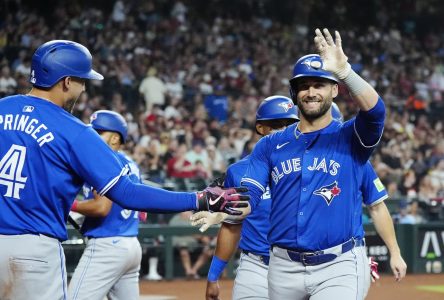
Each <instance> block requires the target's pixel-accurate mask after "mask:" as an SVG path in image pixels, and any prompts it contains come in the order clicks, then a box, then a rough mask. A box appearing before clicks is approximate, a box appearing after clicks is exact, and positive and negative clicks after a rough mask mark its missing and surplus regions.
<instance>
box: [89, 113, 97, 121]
mask: <svg viewBox="0 0 444 300" xmlns="http://www.w3.org/2000/svg"><path fill="white" fill-rule="evenodd" d="M95 119H97V113H93V114H92V115H91V117H89V121H90V122H92V121H94V120H95Z"/></svg>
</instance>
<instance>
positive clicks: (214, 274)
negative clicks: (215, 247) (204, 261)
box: [207, 255, 227, 282]
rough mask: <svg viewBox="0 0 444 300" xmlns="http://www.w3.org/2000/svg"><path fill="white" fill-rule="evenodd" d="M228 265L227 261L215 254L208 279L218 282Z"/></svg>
mask: <svg viewBox="0 0 444 300" xmlns="http://www.w3.org/2000/svg"><path fill="white" fill-rule="evenodd" d="M226 265H227V261H225V260H222V259H220V258H219V257H217V256H216V255H214V256H213V259H212V260H211V266H210V270H208V277H207V280H208V281H209V282H216V281H217V280H218V279H219V277H220V275H221V274H222V272H223V271H224V269H225V266H226Z"/></svg>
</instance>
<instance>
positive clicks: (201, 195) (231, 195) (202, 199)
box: [197, 186, 250, 215]
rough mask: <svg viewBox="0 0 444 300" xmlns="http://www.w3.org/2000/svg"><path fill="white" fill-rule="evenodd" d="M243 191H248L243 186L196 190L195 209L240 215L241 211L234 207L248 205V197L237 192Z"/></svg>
mask: <svg viewBox="0 0 444 300" xmlns="http://www.w3.org/2000/svg"><path fill="white" fill-rule="evenodd" d="M245 192H248V189H247V188H245V187H234V188H221V187H219V186H215V187H207V188H206V189H204V190H203V191H202V192H197V203H198V206H197V210H198V211H202V210H204V211H210V212H224V213H227V214H229V215H242V211H239V210H237V209H236V208H243V207H247V206H248V205H249V204H248V200H249V199H250V197H249V196H247V195H241V194H239V193H245Z"/></svg>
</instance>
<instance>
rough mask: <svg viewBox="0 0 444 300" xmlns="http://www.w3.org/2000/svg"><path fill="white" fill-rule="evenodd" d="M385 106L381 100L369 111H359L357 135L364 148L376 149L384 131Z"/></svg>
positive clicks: (356, 122)
mask: <svg viewBox="0 0 444 300" xmlns="http://www.w3.org/2000/svg"><path fill="white" fill-rule="evenodd" d="M384 121H385V105H384V101H382V99H381V98H379V99H378V102H377V103H376V105H375V107H373V108H372V109H370V110H369V111H359V113H358V115H357V116H356V119H355V134H356V136H357V138H358V140H359V144H360V145H361V147H363V148H374V147H375V146H376V145H377V144H378V143H379V140H380V139H381V136H382V131H383V130H384Z"/></svg>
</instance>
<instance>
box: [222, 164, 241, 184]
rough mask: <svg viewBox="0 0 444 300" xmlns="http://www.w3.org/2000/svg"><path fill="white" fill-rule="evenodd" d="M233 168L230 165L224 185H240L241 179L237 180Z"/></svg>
mask: <svg viewBox="0 0 444 300" xmlns="http://www.w3.org/2000/svg"><path fill="white" fill-rule="evenodd" d="M232 170H233V169H232V168H230V167H228V169H227V174H226V176H225V180H224V187H226V188H229V187H236V186H240V184H239V181H236V180H235V178H234V177H235V176H234V174H233V171H232Z"/></svg>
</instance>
